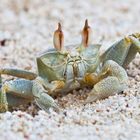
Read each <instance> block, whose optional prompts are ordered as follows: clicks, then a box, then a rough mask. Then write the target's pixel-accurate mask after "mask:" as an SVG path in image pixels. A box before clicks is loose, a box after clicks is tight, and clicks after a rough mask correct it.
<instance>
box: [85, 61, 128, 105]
mask: <svg viewBox="0 0 140 140" xmlns="http://www.w3.org/2000/svg"><path fill="white" fill-rule="evenodd" d="M98 75H99V76H98V79H99V82H98V83H96V84H95V85H94V87H93V89H92V90H91V92H90V93H89V96H88V97H87V99H86V101H85V103H89V102H93V101H96V100H99V99H104V98H106V97H109V96H111V95H114V94H116V93H120V92H121V91H123V90H124V89H126V88H127V80H128V77H127V73H126V71H125V69H124V68H123V67H121V66H120V65H118V64H117V63H116V62H115V61H112V60H108V61H107V62H105V64H104V66H103V67H102V69H101V71H100V72H99V73H98Z"/></svg>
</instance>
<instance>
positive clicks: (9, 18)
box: [0, 0, 140, 140]
mask: <svg viewBox="0 0 140 140" xmlns="http://www.w3.org/2000/svg"><path fill="white" fill-rule="evenodd" d="M139 13H140V4H139V0H127V1H125V0H124V1H121V0H116V1H113V0H104V1H102V0H100V1H98V0H87V1H82V0H81V1H80V0H77V1H75V0H71V1H65V0H53V1H52V0H44V1H40V0H22V1H21V0H1V2H0V40H1V46H0V67H15V68H22V69H26V70H29V71H33V72H35V71H36V63H35V57H36V55H37V54H38V53H40V52H43V51H44V50H46V49H47V48H48V47H52V36H53V32H54V30H55V29H56V27H57V23H58V22H61V23H62V26H63V31H64V34H65V44H66V45H68V44H74V43H79V42H80V40H81V37H80V31H81V29H82V27H83V24H84V20H85V19H86V18H87V19H88V20H89V24H90V26H91V27H92V28H93V38H94V41H93V42H94V43H97V42H99V40H100V39H101V38H104V40H103V42H102V43H103V47H102V49H101V52H102V51H104V50H105V49H107V48H108V47H109V46H110V45H111V44H113V42H115V41H117V40H118V39H120V38H123V37H124V36H125V35H128V34H131V33H134V32H140V18H139ZM127 73H128V75H129V81H128V89H126V90H125V91H124V92H123V94H119V95H115V96H110V97H109V98H107V99H105V100H100V101H97V102H94V103H92V104H86V105H84V104H83V103H84V100H85V97H86V96H87V94H88V92H89V91H90V89H80V90H79V91H73V92H72V93H69V94H68V95H66V96H64V97H61V98H60V97H59V98H57V99H56V101H57V102H58V103H59V104H60V106H61V108H62V111H61V112H60V113H56V112H54V111H53V110H51V111H50V114H48V113H46V112H45V111H43V110H40V109H39V108H38V107H37V106H36V105H35V103H34V102H33V103H30V104H28V105H25V106H20V107H15V108H13V111H12V112H6V113H2V114H0V140H27V139H29V140H36V139H37V140H63V139H64V140H66V139H67V140H77V139H80V140H87V139H88V140H93V139H95V140H112V139H113V140H129V139H131V140H139V137H140V54H137V56H136V58H135V59H134V60H133V61H132V63H131V64H130V65H129V67H128V69H127ZM3 78H4V79H8V80H9V79H12V78H13V77H9V76H4V77H3Z"/></svg>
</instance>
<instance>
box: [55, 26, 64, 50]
mask: <svg viewBox="0 0 140 140" xmlns="http://www.w3.org/2000/svg"><path fill="white" fill-rule="evenodd" d="M53 44H54V47H55V48H56V50H58V51H61V49H62V48H63V46H64V34H63V32H62V28H61V24H60V23H58V29H57V30H56V31H55V32H54V37H53Z"/></svg>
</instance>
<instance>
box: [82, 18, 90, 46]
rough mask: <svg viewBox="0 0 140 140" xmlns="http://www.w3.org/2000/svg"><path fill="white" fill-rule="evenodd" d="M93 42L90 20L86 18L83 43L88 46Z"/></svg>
mask: <svg viewBox="0 0 140 140" xmlns="http://www.w3.org/2000/svg"><path fill="white" fill-rule="evenodd" d="M90 43H91V28H90V26H89V25H88V20H87V19H86V20H85V26H84V28H83V30H82V45H83V46H84V47H87V46H88V45H89V44H90Z"/></svg>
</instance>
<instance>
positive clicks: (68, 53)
mask: <svg viewBox="0 0 140 140" xmlns="http://www.w3.org/2000/svg"><path fill="white" fill-rule="evenodd" d="M100 47H101V45H100V44H93V45H88V47H86V48H85V47H83V46H82V45H70V46H66V47H65V50H64V51H57V50H55V49H50V50H47V51H46V52H45V53H43V54H41V55H40V56H39V57H37V59H36V60H37V69H38V75H39V76H40V77H42V78H43V79H44V80H45V81H46V82H52V81H55V80H57V81H59V80H60V81H64V83H65V86H64V88H63V89H61V91H68V89H69V90H72V89H76V88H78V87H80V86H81V83H82V80H83V77H84V76H85V74H86V73H93V72H95V71H96V69H97V67H98V65H99V62H100V57H99V49H100Z"/></svg>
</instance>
